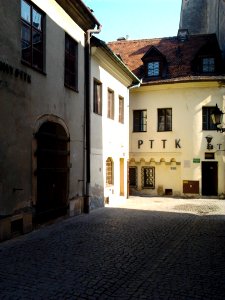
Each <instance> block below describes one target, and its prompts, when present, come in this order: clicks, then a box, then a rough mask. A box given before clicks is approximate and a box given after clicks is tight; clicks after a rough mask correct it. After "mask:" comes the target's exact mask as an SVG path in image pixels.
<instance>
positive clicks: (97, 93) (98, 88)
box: [93, 79, 102, 115]
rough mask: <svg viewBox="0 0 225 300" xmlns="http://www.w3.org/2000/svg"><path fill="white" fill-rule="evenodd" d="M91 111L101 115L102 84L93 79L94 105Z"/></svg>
mask: <svg viewBox="0 0 225 300" xmlns="http://www.w3.org/2000/svg"><path fill="white" fill-rule="evenodd" d="M93 111H94V113H96V114H98V115H102V83H101V82H99V81H97V80H96V79H94V103H93Z"/></svg>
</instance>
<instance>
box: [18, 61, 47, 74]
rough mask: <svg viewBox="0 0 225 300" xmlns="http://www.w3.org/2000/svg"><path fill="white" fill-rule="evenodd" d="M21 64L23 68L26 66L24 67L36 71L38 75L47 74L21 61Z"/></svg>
mask: <svg viewBox="0 0 225 300" xmlns="http://www.w3.org/2000/svg"><path fill="white" fill-rule="evenodd" d="M21 64H23V65H24V66H26V67H29V68H30V69H32V70H34V71H36V72H38V73H40V74H42V75H44V76H47V73H46V72H44V71H42V70H40V69H38V68H35V67H33V66H31V65H30V64H28V63H27V62H26V61H24V60H21Z"/></svg>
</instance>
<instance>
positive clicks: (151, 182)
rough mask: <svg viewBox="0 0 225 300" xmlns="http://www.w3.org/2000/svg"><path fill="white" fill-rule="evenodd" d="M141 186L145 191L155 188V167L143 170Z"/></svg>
mask: <svg viewBox="0 0 225 300" xmlns="http://www.w3.org/2000/svg"><path fill="white" fill-rule="evenodd" d="M141 184H142V188H143V189H154V188H155V167H142V168H141Z"/></svg>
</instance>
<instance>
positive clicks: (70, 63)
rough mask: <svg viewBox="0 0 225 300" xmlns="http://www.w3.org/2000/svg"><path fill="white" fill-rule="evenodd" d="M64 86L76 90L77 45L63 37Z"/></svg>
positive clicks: (69, 38)
mask: <svg viewBox="0 0 225 300" xmlns="http://www.w3.org/2000/svg"><path fill="white" fill-rule="evenodd" d="M64 82H65V86H67V87H69V88H71V89H73V90H76V91H77V89H78V86H77V85H78V43H77V42H76V41H75V40H74V39H72V38H71V37H70V36H69V35H68V34H66V35H65V77H64Z"/></svg>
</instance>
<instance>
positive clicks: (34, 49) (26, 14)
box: [21, 0, 44, 71]
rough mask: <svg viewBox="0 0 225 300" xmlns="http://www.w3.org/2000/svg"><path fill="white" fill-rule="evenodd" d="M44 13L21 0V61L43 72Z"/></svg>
mask: <svg viewBox="0 0 225 300" xmlns="http://www.w3.org/2000/svg"><path fill="white" fill-rule="evenodd" d="M43 18H44V13H43V12H42V11H40V10H39V9H38V8H37V7H36V6H34V5H33V4H31V3H30V2H29V1H25V0H21V48H22V61H23V62H25V63H26V64H28V65H30V66H31V67H33V68H35V69H38V70H40V71H43V60H44V53H43V35H44V33H43Z"/></svg>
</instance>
